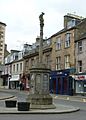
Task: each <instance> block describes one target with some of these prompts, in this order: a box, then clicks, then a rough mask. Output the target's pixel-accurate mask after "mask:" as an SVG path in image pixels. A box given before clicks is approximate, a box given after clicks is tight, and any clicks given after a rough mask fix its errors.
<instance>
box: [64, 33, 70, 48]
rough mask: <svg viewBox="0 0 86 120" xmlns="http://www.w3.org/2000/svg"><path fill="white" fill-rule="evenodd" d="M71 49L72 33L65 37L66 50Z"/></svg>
mask: <svg viewBox="0 0 86 120" xmlns="http://www.w3.org/2000/svg"><path fill="white" fill-rule="evenodd" d="M67 47H70V33H67V34H66V35H65V48H67Z"/></svg>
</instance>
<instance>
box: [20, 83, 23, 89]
mask: <svg viewBox="0 0 86 120" xmlns="http://www.w3.org/2000/svg"><path fill="white" fill-rule="evenodd" d="M19 86H20V90H22V87H23V85H22V82H20V84H19Z"/></svg>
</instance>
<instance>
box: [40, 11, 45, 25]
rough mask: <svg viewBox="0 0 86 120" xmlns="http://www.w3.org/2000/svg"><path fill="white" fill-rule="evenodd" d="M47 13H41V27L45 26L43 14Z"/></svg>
mask: <svg viewBox="0 0 86 120" xmlns="http://www.w3.org/2000/svg"><path fill="white" fill-rule="evenodd" d="M44 14H45V13H43V12H42V13H41V15H40V16H39V20H40V26H41V27H43V26H44V19H43V15H44Z"/></svg>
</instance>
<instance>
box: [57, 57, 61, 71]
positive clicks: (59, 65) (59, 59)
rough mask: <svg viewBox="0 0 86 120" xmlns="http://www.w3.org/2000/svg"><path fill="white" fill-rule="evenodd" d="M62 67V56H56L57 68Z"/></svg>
mask: <svg viewBox="0 0 86 120" xmlns="http://www.w3.org/2000/svg"><path fill="white" fill-rule="evenodd" d="M60 69H61V56H58V57H56V70H60Z"/></svg>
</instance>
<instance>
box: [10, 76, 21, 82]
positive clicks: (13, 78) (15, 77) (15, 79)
mask: <svg viewBox="0 0 86 120" xmlns="http://www.w3.org/2000/svg"><path fill="white" fill-rule="evenodd" d="M10 81H19V75H13V76H12V78H11V79H10Z"/></svg>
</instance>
